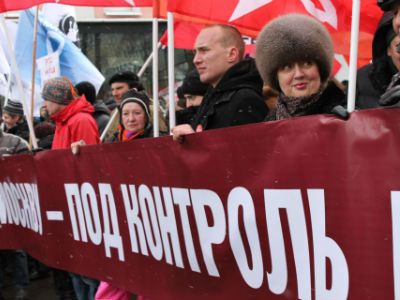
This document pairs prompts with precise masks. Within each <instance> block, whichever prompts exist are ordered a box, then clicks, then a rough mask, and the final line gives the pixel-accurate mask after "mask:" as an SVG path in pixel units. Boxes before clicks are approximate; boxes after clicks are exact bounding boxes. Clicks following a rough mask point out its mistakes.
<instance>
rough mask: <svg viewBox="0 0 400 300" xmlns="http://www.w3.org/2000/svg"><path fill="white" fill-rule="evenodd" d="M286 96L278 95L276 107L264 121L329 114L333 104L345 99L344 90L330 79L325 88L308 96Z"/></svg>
mask: <svg viewBox="0 0 400 300" xmlns="http://www.w3.org/2000/svg"><path fill="white" fill-rule="evenodd" d="M294 99H295V98H293V97H290V98H289V97H286V96H285V95H283V94H282V93H281V94H279V96H278V104H277V108H276V109H274V110H272V111H271V112H270V113H269V114H268V115H267V117H266V118H265V121H274V120H281V119H286V118H290V117H297V116H308V115H316V114H329V113H332V109H333V108H334V107H335V106H338V105H343V104H344V103H345V101H346V96H345V94H344V92H343V91H342V90H341V89H340V88H339V87H338V86H337V85H336V84H335V83H333V82H332V81H330V82H329V83H328V86H327V88H326V89H324V90H322V92H318V93H317V94H315V95H311V96H309V97H301V98H300V97H297V98H296V99H295V100H297V101H293V100H294Z"/></svg>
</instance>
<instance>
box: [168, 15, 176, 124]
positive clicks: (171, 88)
mask: <svg viewBox="0 0 400 300" xmlns="http://www.w3.org/2000/svg"><path fill="white" fill-rule="evenodd" d="M167 20H168V104H169V105H168V107H169V130H170V131H171V129H172V128H173V127H175V124H176V121H175V56H174V55H175V45H174V14H173V13H171V12H168V13H167Z"/></svg>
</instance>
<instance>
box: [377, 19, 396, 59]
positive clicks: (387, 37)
mask: <svg viewBox="0 0 400 300" xmlns="http://www.w3.org/2000/svg"><path fill="white" fill-rule="evenodd" d="M392 21H393V12H391V11H388V12H386V13H384V14H383V15H382V18H381V19H380V21H379V25H378V27H377V28H376V31H375V34H374V39H373V41H372V59H373V60H376V59H378V58H380V57H382V56H386V55H387V48H388V47H389V46H390V43H391V42H392V40H393V39H394V38H395V37H396V33H395V32H394V30H393V25H392Z"/></svg>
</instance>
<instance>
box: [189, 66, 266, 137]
mask: <svg viewBox="0 0 400 300" xmlns="http://www.w3.org/2000/svg"><path fill="white" fill-rule="evenodd" d="M262 86H263V82H262V79H261V77H260V75H259V73H258V71H257V68H256V65H255V62H254V60H253V59H251V58H246V59H244V60H242V61H240V62H238V63H237V64H235V65H233V66H232V67H231V68H230V69H228V70H227V71H226V73H225V74H224V76H223V77H222V79H221V81H220V82H219V83H218V84H217V86H216V87H215V88H213V87H210V88H209V90H208V91H207V93H206V94H205V95H204V98H203V102H202V103H201V105H200V107H199V109H198V111H197V113H196V115H195V116H194V118H193V121H192V122H191V124H190V125H191V126H192V128H193V129H194V130H196V128H197V127H198V126H199V125H200V126H201V127H202V128H203V129H206V130H207V129H216V128H224V127H229V126H236V125H243V124H249V123H256V122H261V121H262V120H263V119H264V118H265V116H266V114H267V112H268V108H267V106H266V105H265V103H264V101H263V98H262Z"/></svg>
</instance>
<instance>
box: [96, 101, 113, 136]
mask: <svg viewBox="0 0 400 300" xmlns="http://www.w3.org/2000/svg"><path fill="white" fill-rule="evenodd" d="M93 107H94V113H93V117H94V119H95V120H96V124H97V128H98V129H99V134H100V135H101V134H102V133H103V130H104V129H105V128H106V126H107V124H108V121H109V120H110V110H109V109H108V108H107V106H106V105H105V104H104V103H103V102H102V101H96V102H95V103H94V104H93Z"/></svg>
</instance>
